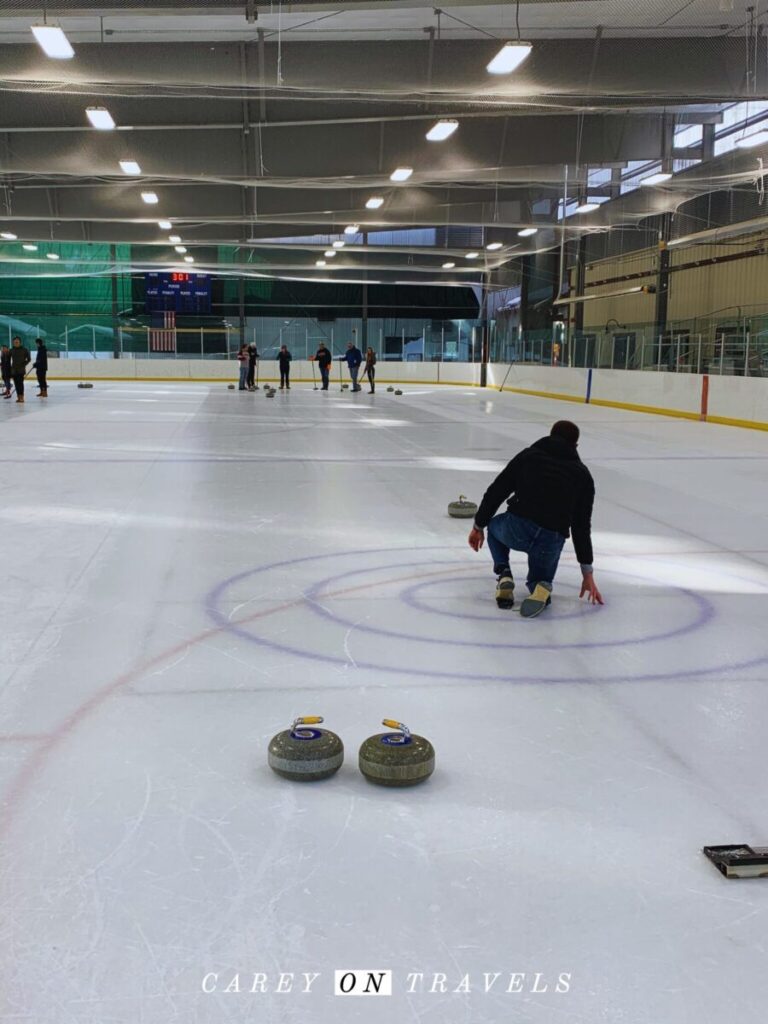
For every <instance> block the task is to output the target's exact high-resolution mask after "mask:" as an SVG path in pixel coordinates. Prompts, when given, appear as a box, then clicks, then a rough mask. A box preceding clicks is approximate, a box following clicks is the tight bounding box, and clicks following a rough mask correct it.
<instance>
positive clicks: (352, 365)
mask: <svg viewBox="0 0 768 1024" xmlns="http://www.w3.org/2000/svg"><path fill="white" fill-rule="evenodd" d="M344 359H346V361H347V366H348V367H349V376H350V379H351V380H352V390H353V391H362V390H363V389H362V388H361V387H360V385H359V384H358V383H357V374H358V372H359V370H360V364H361V363H362V361H363V353H362V352H361V351H360V349H359V348H358V347H357V345H356V344H355V343H354V341H350V342H349V344H348V345H347V351H346V352H345V354H344Z"/></svg>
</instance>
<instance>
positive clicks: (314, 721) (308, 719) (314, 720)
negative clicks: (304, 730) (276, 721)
mask: <svg viewBox="0 0 768 1024" xmlns="http://www.w3.org/2000/svg"><path fill="white" fill-rule="evenodd" d="M323 721H324V719H323V716H322V715H305V716H304V718H297V719H296V721H295V722H294V723H293V724H294V725H320V723H321V722H323Z"/></svg>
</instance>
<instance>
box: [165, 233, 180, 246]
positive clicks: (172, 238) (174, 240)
mask: <svg viewBox="0 0 768 1024" xmlns="http://www.w3.org/2000/svg"><path fill="white" fill-rule="evenodd" d="M168 241H169V242H170V243H171V244H172V245H178V243H179V242H180V241H181V235H168Z"/></svg>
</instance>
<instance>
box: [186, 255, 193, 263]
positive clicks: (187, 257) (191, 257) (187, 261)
mask: <svg viewBox="0 0 768 1024" xmlns="http://www.w3.org/2000/svg"><path fill="white" fill-rule="evenodd" d="M184 262H185V263H194V262H195V257H194V256H185V257H184Z"/></svg>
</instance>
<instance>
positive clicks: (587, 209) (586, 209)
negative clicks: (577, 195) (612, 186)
mask: <svg viewBox="0 0 768 1024" xmlns="http://www.w3.org/2000/svg"><path fill="white" fill-rule="evenodd" d="M599 209H600V203H579V205H578V206H577V207H576V209H575V210H574V211H573V212H574V213H592V211H593V210H599Z"/></svg>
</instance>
